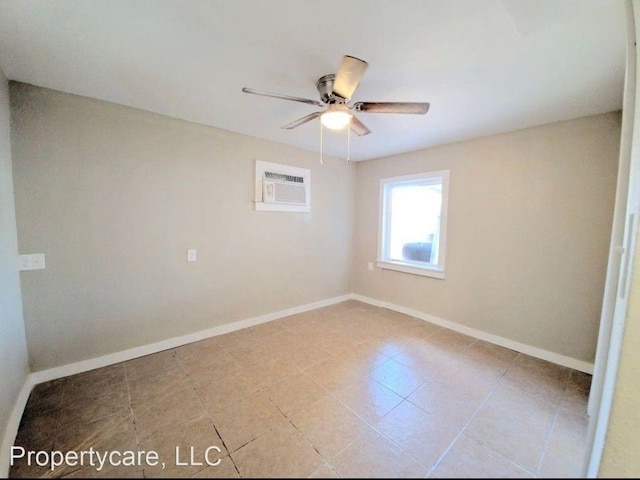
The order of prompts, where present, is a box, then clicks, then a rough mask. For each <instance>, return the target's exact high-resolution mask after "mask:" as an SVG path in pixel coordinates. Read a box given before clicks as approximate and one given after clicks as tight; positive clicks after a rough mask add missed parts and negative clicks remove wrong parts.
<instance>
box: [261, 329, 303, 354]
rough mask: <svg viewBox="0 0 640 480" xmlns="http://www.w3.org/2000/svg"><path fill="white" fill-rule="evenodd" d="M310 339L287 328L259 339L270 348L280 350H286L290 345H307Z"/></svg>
mask: <svg viewBox="0 0 640 480" xmlns="http://www.w3.org/2000/svg"><path fill="white" fill-rule="evenodd" d="M312 340H313V339H312V338H309V337H308V336H307V335H303V334H301V333H297V332H293V331H291V330H287V329H285V330H282V331H281V332H278V333H275V334H273V335H269V336H268V337H265V338H262V339H261V341H262V343H264V344H265V345H268V346H269V347H270V348H271V349H275V350H280V351H288V350H289V349H290V348H292V347H302V346H307V345H309V344H310V343H311V341H312Z"/></svg>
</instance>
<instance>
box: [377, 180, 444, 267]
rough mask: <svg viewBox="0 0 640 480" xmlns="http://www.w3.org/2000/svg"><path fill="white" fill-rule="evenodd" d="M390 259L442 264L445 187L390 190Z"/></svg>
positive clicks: (402, 186) (410, 187)
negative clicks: (443, 190)
mask: <svg viewBox="0 0 640 480" xmlns="http://www.w3.org/2000/svg"><path fill="white" fill-rule="evenodd" d="M389 193H390V203H389V207H390V212H389V222H390V228H389V252H388V253H389V259H390V260H396V261H401V260H408V261H416V262H424V263H431V264H437V263H438V240H439V229H440V212H441V207H442V183H437V184H433V182H429V184H426V182H423V183H418V184H416V183H412V184H408V185H395V186H392V187H391V189H390V192H389Z"/></svg>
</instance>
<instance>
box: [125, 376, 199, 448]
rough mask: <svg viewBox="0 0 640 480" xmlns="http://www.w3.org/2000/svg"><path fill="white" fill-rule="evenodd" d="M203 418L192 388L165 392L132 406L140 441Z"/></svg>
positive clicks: (196, 396)
mask: <svg viewBox="0 0 640 480" xmlns="http://www.w3.org/2000/svg"><path fill="white" fill-rule="evenodd" d="M204 416H206V411H205V409H204V408H203V406H202V403H201V401H200V399H199V398H198V395H197V394H196V392H195V390H194V389H193V387H188V388H185V389H182V390H176V391H173V392H167V393H165V394H163V395H161V396H157V397H154V398H152V399H149V400H148V401H147V402H146V403H141V404H137V405H134V406H133V418H134V421H135V424H136V431H137V433H138V437H139V438H140V439H144V438H147V437H150V436H152V435H154V434H156V433H157V432H162V431H164V430H166V429H168V428H172V427H173V426H175V425H180V424H183V423H185V422H188V421H190V420H194V419H196V418H200V417H204Z"/></svg>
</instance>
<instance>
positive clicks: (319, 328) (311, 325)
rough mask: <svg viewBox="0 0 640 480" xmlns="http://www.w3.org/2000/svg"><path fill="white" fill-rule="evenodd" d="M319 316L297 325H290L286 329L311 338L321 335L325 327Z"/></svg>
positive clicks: (324, 331)
mask: <svg viewBox="0 0 640 480" xmlns="http://www.w3.org/2000/svg"><path fill="white" fill-rule="evenodd" d="M319 318H321V317H320V316H319V317H318V318H317V319H315V320H313V321H311V322H305V323H300V324H298V325H294V326H290V327H288V329H289V330H290V331H292V332H293V333H297V334H299V335H304V336H305V337H307V338H309V339H311V340H313V339H315V338H317V337H319V336H322V335H324V334H325V333H326V328H325V325H324V323H323V322H322V321H321V320H319Z"/></svg>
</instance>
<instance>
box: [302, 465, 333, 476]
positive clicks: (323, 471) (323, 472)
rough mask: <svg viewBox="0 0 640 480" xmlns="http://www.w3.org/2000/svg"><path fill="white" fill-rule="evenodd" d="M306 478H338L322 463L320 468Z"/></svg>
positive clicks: (329, 467) (328, 466)
mask: <svg viewBox="0 0 640 480" xmlns="http://www.w3.org/2000/svg"><path fill="white" fill-rule="evenodd" d="M307 478H339V477H338V475H337V474H336V472H334V471H333V470H332V469H331V466H330V465H329V464H328V463H326V462H325V463H324V464H323V465H322V466H321V467H319V468H317V469H316V470H315V471H314V472H313V473H312V474H311V475H309V476H308V477H307Z"/></svg>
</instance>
